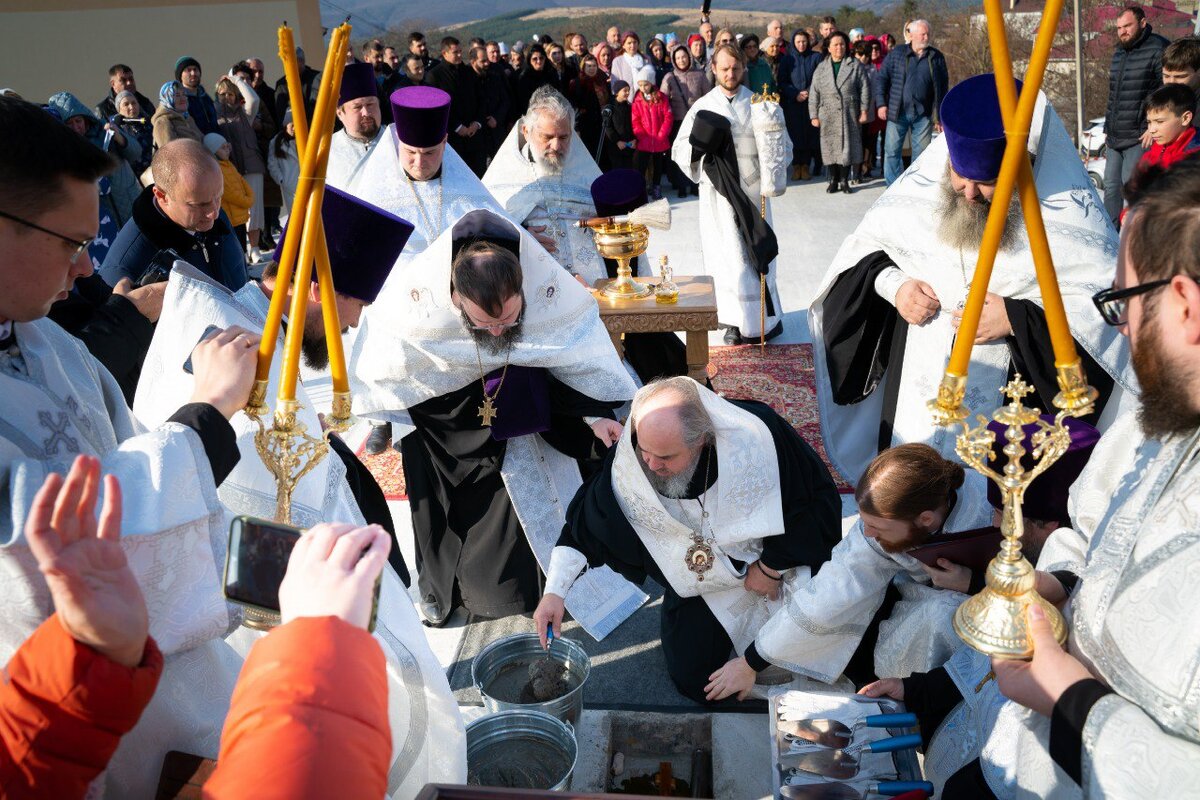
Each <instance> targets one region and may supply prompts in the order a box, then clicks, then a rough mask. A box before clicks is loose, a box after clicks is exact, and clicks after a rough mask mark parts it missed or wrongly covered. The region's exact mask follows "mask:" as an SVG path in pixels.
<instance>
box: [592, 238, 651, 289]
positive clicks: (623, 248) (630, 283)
mask: <svg viewBox="0 0 1200 800" xmlns="http://www.w3.org/2000/svg"><path fill="white" fill-rule="evenodd" d="M592 234H593V236H594V237H595V240H596V249H597V250H599V251H600V255H602V256H604V257H605V258H611V259H615V260H616V262H617V277H616V279H615V280H613V281H611V282H610V283H608V284H607V285H606V286H605V287H604V289H603V292H604V296H605V297H611V298H614V299H625V300H631V299H637V298H641V297H649V296H650V293H651V291H653V290H652V289H651V288H650V287H649V286H647V285H646V284H644V283H638V282H637V281H635V280H634V279H633V270H632V269H631V268H630V266H629V262H630V261H631V260H633V259H635V258H637V257H638V256H641V255H645V253H646V245H647V244H649V242H650V230H649V229H648V228H647V227H646V226H645V225H638V224H636V223H631V222H620V223H616V224H613V225H604V226H601V227H599V228H596V229H595V230H593V231H592Z"/></svg>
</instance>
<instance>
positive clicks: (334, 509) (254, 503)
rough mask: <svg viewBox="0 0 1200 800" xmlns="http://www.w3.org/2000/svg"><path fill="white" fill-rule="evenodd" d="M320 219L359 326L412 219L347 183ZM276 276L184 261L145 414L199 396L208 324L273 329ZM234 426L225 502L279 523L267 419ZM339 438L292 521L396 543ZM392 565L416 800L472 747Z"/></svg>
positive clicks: (451, 775) (390, 652) (399, 734)
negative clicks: (245, 275) (225, 280)
mask: <svg viewBox="0 0 1200 800" xmlns="http://www.w3.org/2000/svg"><path fill="white" fill-rule="evenodd" d="M321 215H322V218H323V220H324V222H325V229H326V236H327V240H328V243H329V254H330V266H331V271H332V274H333V283H334V289H335V290H336V292H337V306H338V316H339V320H340V321H341V322H342V324H343V325H346V326H348V327H354V326H355V325H356V324H357V323H358V318H359V314H360V313H361V311H362V309H363V308H364V307H366V306H369V305H370V304H371V303H373V302H374V301H375V299H376V296H377V295H378V293H379V291H380V289H381V288H382V286H383V284H384V281H385V280H386V278H387V276H388V274H389V273H390V272H391V269H392V265H393V264H395V263H396V259H397V257H398V255H399V253H400V251H401V249H402V248H403V247H404V244H405V242H406V241H407V239H408V238H409V235H410V234H411V232H412V230H413V226H412V225H410V224H409V223H408V222H407V221H405V220H403V219H401V218H399V217H396V216H394V215H392V214H388V213H386V212H384V211H382V210H380V209H377V208H375V207H373V206H370V205H369V204H367V203H364V202H363V201H361V200H358V199H356V198H354V197H351V196H350V195H348V194H345V193H342V192H339V191H338V190H337V189H327V190H326V192H325V200H324V203H323V204H322V208H321ZM274 278H275V276H274V274H273V273H272V271H270V270H268V271H267V272H265V273H264V279H263V281H262V282H259V281H251V282H250V283H248V284H246V285H245V286H244V287H243V288H242V289H241V290H239V291H238V292H236V293H231V292H229V291H228V290H226V289H224V288H222V287H221V286H219V285H218V284H215V283H214V282H212V281H211V280H209V279H208V278H207V277H205V276H204V275H203V274H201V273H200V272H199V271H197V270H194V269H190V268H188V269H179V270H176V271H174V272H173V273H172V277H171V281H170V284H169V286H168V287H167V294H166V297H165V298H164V302H163V317H162V319H163V321H164V324H163V325H160V326H159V327H158V330H157V331H156V333H155V337H154V340H153V341H152V343H151V345H150V351H149V353H148V354H147V357H146V364H145V367H143V370H142V377H141V382H140V383H139V387H138V392H137V396H136V398H135V401H134V412H135V414H136V415H137V417H138V419H139V420H141V421H143V422H144V423H146V424H156V423H158V422H159V421H160V419H161V418H162V417H163V415H165V414H166V413H167V411H168V410H169V409H171V408H173V407H175V406H176V405H177V404H178V398H179V397H181V396H183V397H186V396H187V394H188V393H189V392H191V390H192V387H191V384H192V380H191V376H189V375H187V374H186V373H184V372H183V371H182V370H181V369H180V368H179V365H180V364H181V363H182V362H183V359H185V358H186V357H187V353H188V352H189V351H190V349H191V347H192V346H193V345H194V343H195V341H196V340H197V339H198V338H199V337H200V336H201V335H202V333H203V331H204V330H205V328H206V327H207V326H208V325H214V324H215V325H219V326H222V327H225V326H228V325H231V324H236V325H240V326H242V327H245V328H247V329H249V330H255V331H261V330H262V329H263V327H264V326H265V324H266V317H267V311H268V308H269V306H270V293H271V292H272V291H279V290H280V289H279V287H278V286H277V285H276V284H275V280H274ZM313 280H314V282H313V283H311V284H310V286H309V287H307V291H306V294H307V295H308V298H309V308H308V312H307V315H306V318H305V334H304V347H303V354H304V357H305V361H306V364H307V366H308V367H310V368H312V369H323V368H325V367H326V366H327V364H328V358H329V356H328V346H327V343H326V342H325V331H324V327H323V323H322V318H321V305H320V294H319V292H318V289H317V284H316V283H315V275H314V279H313ZM284 291H286V290H284ZM284 325H285V326H286V325H287V320H286V318H285V320H284ZM283 342H284V331H282V330H281V331H280V334H279V340H278V343H277V346H276V348H275V356H274V358H273V359H272V361H271V375H270V380H269V384H268V388H267V397H268V399H270V398H274V397H275V396H276V394H277V393H278V389H279V373H280V369H281V367H282V364H283ZM296 392H297V397H296V399H297V400H298V401H299V403H300V406H301V408H300V411H299V414H298V419H299V420H300V422H302V423H303V424H304V425H305V426H306V428H307V431H308V434H309V435H310V436H316V435H319V433H320V431H321V422H320V419H319V418H318V416H317V412H318V410H319V409H317V408H316V407H314V405H313V403H312V401H311V400H310V399H309V398H308V395H307V394H306V392H305V389H304V385H303V383H301V384H300V385H298V386H297V389H296ZM268 424H269V422H268ZM234 430H235V431H236V433H237V437H238V438H237V445H238V449H239V450H240V451H241V453H242V459H241V461H240V462H239V463H238V465H237V467H236V468H235V469H234V470H233V472H231V473H230V475H229V477H228V478H227V479H226V481H225V482H224V484H222V486H221V488H220V490H219V495H220V497H221V500H222V502H223V503H224V504H225V506H226V507H227V508H228V509H229V511H230V512H231V513H232V514H237V515H248V516H252V517H259V518H264V519H271V518H273V517H274V514H275V498H276V494H277V490H276V484H275V479H274V477H273V476H272V475H271V473H270V472H268V470H267V468H266V467H265V466H264V464H263V462H262V459H261V458H259V456H258V454H257V451H256V449H255V433H256V432H257V430H258V426H257V425H256V424H255V423H254V422H253V421H252V420H250V419H249V418H248V417H245V416H244V415H242V416H239V417H238V418H236V420H235V422H234ZM328 441H329V445H330V451H331V452H329V453H327V454H326V455H325V457H324V458H322V459H321V461H320V462H319V463H318V464H317V465H316V466H315V467H314V468H313V469H312V470H311V471H310V472H308V473H307V474H306V475H304V477H303V478H301V479H300V481H299V482H298V483H297V485H296V488H295V490H294V493H293V495H292V523H293V524H295V525H297V526H299V527H302V528H308V527H311V526H313V525H315V524H317V523H318V522H350V523H353V524H355V525H364V524H367V523H377V524H380V525H381V526H382V527H383V528H385V529H386V530H388V531H389V532H390V533H391V535H392V537H393V539H394V537H395V529H394V526H393V524H392V520H391V516H390V514H389V512H388V509H387V505H386V502H385V501H384V500H383V493H382V491H380V490H379V488H378V486H377V485H376V484H375V482H374V479H373V478H372V477H371V474H370V473H369V472H367V470H366V468H365V467H363V465H362V464H361V462H359V461H358V459H357V458H355V456H354V454H353V453H352V452H351V451H350V449H349V448H348V447H346V445H345V444H344V443H343V442H342V441H341V440H340V439H338V438H337V437H336V434H330V435H329V437H328ZM397 547H398V543H394V544H393V549H396V548H397ZM389 562H391V564H392V567H393V568H389V569H385V570H384V574H383V578H382V585H381V592H380V600H379V617H378V621H377V623H376V629H375V638H376V639H377V640H378V641H379V644H380V646H381V647H382V648H383V652H384V654H385V655H386V656H387V661H388V687H389V688H388V706H389V714H388V716H389V719H390V722H391V731H392V741H393V755H392V760H391V762H390V764H389V769H388V795H389V796H390V797H395V798H408V797H412V796H413V795H415V794H416V793H417V792H419V791H420V789H421V787H422V786H424V785H425V784H426V783H459V782H462V781H463V780H465V777H466V743H465V738H464V731H463V723H462V719H461V717H460V715H459V713H458V706H457V703H456V702H455V700H454V697H453V695H452V694H451V693H450V688H449V684H448V683H447V682H446V677H445V672H444V671H443V670H442V668H441V667H440V665H439V664H438V661H437V659H436V657H434V655H433V653H432V652H431V651H430V649H429V645H428V643H427V641H426V639H425V635H424V632H423V631H422V629H421V626H420V623H419V621H418V620H417V615H416V611H415V610H414V609H413V606H412V602H411V601H410V600H409V597H408V594H407V593H406V591H405V586H404V583H407V581H408V573H407V570H406V569H405V566H404V563H403V557H399V558H398V559H397V557H396V556H395V555H394V554H389ZM402 581H403V583H402ZM261 636H262V634H261V633H259V632H255V631H251V630H250V629H248V628H241V629H239V630H238V631H237V632H236V633H235V634H234V635H233V636H231V637H230V643H231V644H232V645H233V646H234V648H235V649H236V650H238V652H240V653H241V654H243V655H245V654H246V653H248V651H249V649H250V647H251V645H253V643H254V642H255V641H257V640H258V639H259V638H261Z"/></svg>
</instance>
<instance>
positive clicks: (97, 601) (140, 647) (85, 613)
mask: <svg viewBox="0 0 1200 800" xmlns="http://www.w3.org/2000/svg"><path fill="white" fill-rule="evenodd" d="M99 489H100V461H99V459H96V458H92V457H91V456H79V457H78V458H76V459H75V463H74V464H72V465H71V471H70V472H69V473H68V474H67V477H66V480H65V481H64V480H63V477H62V476H61V475H59V474H57V473H54V474H51V475H49V476H47V478H46V480H45V482H44V483H43V484H42V488H41V489H40V490H39V491H38V493H37V496H36V497H35V498H34V500H33V507H32V508H31V509H30V510H29V517H28V519H27V520H26V521H25V538H26V539H27V540H28V541H29V549H30V550H31V551H32V552H33V556H34V558H36V559H37V562H38V568H39V569H40V570H41V571H42V575H44V576H45V577H46V584H47V585H48V586H49V587H50V595H51V596H52V597H53V598H54V608H55V609H56V610H57V611H58V618H59V620H60V621H61V622H62V626H63V628H65V629H66V631H67V633H69V634H70V635H71V637H72V638H73V639H75V640H76V641H78V642H82V643H83V644H86V645H88V646H90V647H93V648H95V649H96V650H97V651H98V652H100V653H101V654H103V655H105V656H107V657H108V658H110V659H112V660H113V661H115V662H117V663H118V664H122V665H124V666H126V667H136V666H137V665H138V664H140V663H141V662H142V655H143V652H144V651H145V648H146V637H147V636H148V635H149V632H150V618H149V615H148V614H147V612H146V600H145V598H143V597H142V590H141V589H140V588H139V587H138V584H137V580H136V579H135V578H134V576H133V572H132V571H131V570H130V569H129V563H128V561H126V559H125V551H124V550H123V549H122V548H121V544H120V538H121V485H120V483H118V481H117V479H116V477H115V476H113V475H106V476H105V477H104V507H103V509H102V510H101V512H100V521H99V524H97V521H96V499H97V495H98V494H99Z"/></svg>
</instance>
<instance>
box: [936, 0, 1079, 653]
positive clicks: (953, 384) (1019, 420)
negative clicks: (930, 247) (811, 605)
mask: <svg viewBox="0 0 1200 800" xmlns="http://www.w3.org/2000/svg"><path fill="white" fill-rule="evenodd" d="M1062 6H1063V0H1047V3H1046V6H1045V9H1044V11H1043V14H1042V21H1041V26H1040V28H1039V29H1038V35H1037V40H1036V41H1035V43H1034V47H1033V54H1032V56H1031V58H1030V61H1029V68H1028V70H1027V72H1026V74H1025V84H1024V87H1023V88H1022V90H1021V94H1020V97H1019V98H1018V96H1017V91H1016V83H1015V81H1014V80H1013V77H1012V62H1011V59H1010V56H1009V52H1008V41H1007V37H1006V34H1005V29H1004V17H1003V12H1002V9H1001V6H1000V0H985V3H984V11H985V12H986V14H987V20H988V37H989V39H990V43H991V50H992V64H993V68H994V70H995V75H996V90H997V95H998V97H999V101H1000V111H1001V114H1002V115H1003V117H1004V127H1005V131H1006V138H1007V143H1006V147H1005V151H1004V159H1003V161H1002V162H1001V166H1000V174H999V176H998V177H997V179H996V191H995V194H994V196H993V198H992V204H991V210H990V211H989V213H988V222H987V228H986V230H985V232H984V235H983V241H982V243H981V244H980V249H979V260H978V262H977V264H976V267H975V279H974V280H973V281H972V283H971V290H970V293H969V295H968V297H967V303H966V307H965V308H964V310H963V316H962V321H961V323H960V325H959V328H958V333H957V336H956V338H955V342H954V348H953V350H952V351H951V354H950V363H949V365H948V366H947V368H946V374H945V376H944V377H943V378H942V383H941V386H939V388H938V396H937V397H936V398H934V399H933V400H930V401H929V404H928V405H929V409H930V411H932V412H933V415H934V419H935V420H936V421H937V423H938V424H940V425H943V426H946V427H954V426H962V433H961V434H959V436H958V439H957V442H956V448H955V449H956V451H957V452H958V455H959V456H960V457H961V458H962V460H963V461H964V462H966V463H967V464H968V465H969V466H970V467H971V468H972V469H975V470H976V471H978V472H980V473H981V474H983V475H984V476H986V477H987V478H988V479H990V480H992V481H995V483H996V485H997V486H999V487H1000V492H1001V496H1002V498H1003V500H1004V509H1003V512H1002V513H1003V521H1002V524H1001V533H1002V534H1003V536H1004V541H1003V543H1002V544H1001V546H1000V553H999V555H997V556H996V557H995V558H994V559H993V560H992V561H991V563H990V564H988V568H987V576H986V588H984V590H983V591H982V592H980V593H979V594H977V595H975V596H974V597H972V598H970V599H969V600H967V601H966V602H965V603H963V604H962V605H961V606H959V608H958V610H957V611H956V612H955V615H954V630H955V631H956V632H957V633H958V635H959V636H960V637H961V638H962V640H963V641H964V642H966V643H967V644H968V645H970V646H971V647H973V648H975V649H976V650H978V651H979V652H981V653H984V654H986V655H990V656H998V657H1000V658H1028V657H1029V656H1031V655H1032V654H1033V643H1032V641H1031V640H1030V638H1029V633H1028V630H1027V627H1026V611H1027V610H1028V608H1029V606H1030V605H1033V604H1037V605H1039V606H1041V607H1042V609H1043V610H1044V611H1045V612H1046V619H1047V620H1048V621H1049V622H1050V626H1051V628H1052V629H1053V631H1054V636H1055V638H1056V639H1057V640H1058V641H1059V642H1060V643H1062V642H1065V641H1066V637H1067V630H1066V625H1065V623H1064V620H1063V617H1062V614H1060V613H1059V611H1058V609H1057V608H1055V607H1054V606H1053V605H1052V604H1051V603H1049V602H1047V601H1046V600H1045V599H1044V598H1042V597H1041V596H1040V595H1038V593H1037V592H1036V591H1035V589H1034V568H1033V565H1031V564H1030V563H1029V561H1028V559H1026V558H1025V557H1024V556H1023V555H1021V537H1022V535H1023V534H1024V517H1023V515H1022V511H1021V504H1022V501H1023V499H1024V496H1025V490H1026V489H1027V488H1028V486H1029V485H1030V484H1031V483H1032V482H1033V481H1034V480H1035V479H1036V478H1037V477H1038V476H1039V475H1041V474H1042V473H1043V472H1045V471H1046V470H1047V469H1049V468H1050V466H1051V465H1052V464H1054V462H1055V461H1057V460H1058V459H1059V458H1060V457H1061V456H1062V455H1063V453H1065V452H1066V451H1067V449H1068V448H1069V447H1070V444H1071V435H1070V432H1069V430H1068V429H1067V426H1066V422H1065V420H1066V418H1067V417H1081V416H1084V415H1086V414H1090V413H1092V412H1093V411H1094V404H1095V400H1096V398H1097V392H1096V390H1095V389H1093V388H1091V387H1090V386H1088V385H1087V378H1086V376H1085V375H1084V372H1083V367H1082V364H1081V362H1080V360H1079V356H1078V354H1077V353H1076V351H1075V341H1074V339H1072V338H1071V331H1070V328H1069V327H1068V325H1067V315H1066V310H1065V308H1064V307H1063V302H1062V295H1061V294H1060V292H1059V288H1058V278H1057V276H1056V275H1055V272H1054V262H1053V260H1052V258H1051V256H1050V245H1049V242H1048V241H1047V239H1046V230H1045V226H1044V224H1043V222H1042V213H1041V206H1040V204H1039V201H1038V196H1037V188H1036V186H1035V185H1034V182H1033V170H1032V168H1031V166H1030V162H1029V153H1028V149H1027V148H1028V141H1029V127H1030V123H1031V121H1032V119H1033V112H1034V105H1035V103H1036V101H1037V95H1038V90H1039V88H1040V87H1041V83H1042V76H1043V74H1044V73H1045V70H1046V63H1047V60H1048V58H1049V54H1050V48H1051V45H1052V44H1053V41H1054V33H1055V30H1056V29H1057V27H1058V20H1059V17H1060V16H1061V14H1062ZM1014 189H1019V190H1020V200H1021V210H1022V212H1023V216H1024V220H1025V227H1026V231H1027V233H1028V235H1029V245H1030V250H1031V252H1032V255H1033V261H1034V265H1035V267H1036V270H1037V278H1038V287H1039V289H1040V291H1041V295H1042V302H1043V306H1044V309H1045V313H1046V325H1047V327H1048V329H1049V332H1050V339H1051V342H1052V343H1053V346H1054V362H1055V367H1056V369H1057V372H1058V385H1059V389H1060V390H1061V391H1060V392H1059V394H1058V395H1057V396H1056V397H1055V398H1054V405H1055V407H1056V408H1057V409H1058V412H1057V414H1056V415H1055V417H1054V423H1053V424H1051V423H1048V422H1046V421H1045V420H1043V419H1041V412H1040V411H1039V410H1038V409H1035V408H1027V407H1026V406H1025V405H1024V404H1023V398H1024V397H1025V396H1026V395H1028V394H1030V393H1031V392H1032V391H1033V389H1032V388H1031V387H1029V386H1028V385H1027V384H1026V383H1025V382H1024V381H1023V380H1021V378H1020V376H1019V375H1018V376H1017V377H1016V378H1015V379H1014V380H1013V381H1012V382H1011V383H1009V384H1008V385H1007V386H1005V387H1004V389H1002V390H1001V392H1002V394H1004V395H1006V396H1007V397H1008V398H1009V403H1008V404H1007V405H1004V406H1001V407H1000V408H998V409H997V410H996V411H995V412H994V413H993V414H992V418H993V419H994V420H996V421H997V422H1000V423H1001V424H1003V425H1005V426H1007V430H1006V431H1005V439H1006V444H1005V446H1004V448H1003V452H1004V453H1005V455H1006V456H1007V457H1008V461H1007V464H1006V465H1005V467H1004V470H1003V472H1002V473H1000V472H997V471H996V470H994V469H992V468H991V467H989V466H988V462H989V461H991V459H992V444H993V443H994V441H995V434H994V433H992V432H991V431H990V430H988V427H987V424H988V420H987V418H986V417H984V416H983V415H979V416H978V417H977V419H978V422H979V424H978V426H977V427H974V428H972V427H971V425H970V423H969V422H968V419H969V417H970V411H968V410H967V409H965V408H964V407H963V398H964V396H965V393H966V386H967V369H968V366H969V364H970V357H971V346H972V344H973V343H974V341H975V334H976V331H977V330H978V327H979V318H980V315H981V314H982V311H983V305H984V300H985V299H986V296H987V288H988V282H989V280H990V278H991V273H992V267H993V265H994V264H995V260H996V254H997V252H998V251H999V247H1000V237H1001V234H1002V232H1003V228H1004V223H1005V217H1006V212H1007V210H1008V208H1009V204H1010V202H1011V200H1012V195H1013V191H1014ZM1031 424H1035V425H1036V426H1037V427H1036V430H1035V431H1034V433H1033V435H1032V436H1030V437H1029V439H1028V440H1026V436H1025V431H1024V426H1027V425H1031ZM1026 454H1031V455H1032V458H1033V461H1034V467H1033V468H1032V469H1030V470H1028V471H1027V470H1026V469H1025V468H1024V466H1023V465H1022V464H1021V459H1022V457H1024V456H1025V455H1026Z"/></svg>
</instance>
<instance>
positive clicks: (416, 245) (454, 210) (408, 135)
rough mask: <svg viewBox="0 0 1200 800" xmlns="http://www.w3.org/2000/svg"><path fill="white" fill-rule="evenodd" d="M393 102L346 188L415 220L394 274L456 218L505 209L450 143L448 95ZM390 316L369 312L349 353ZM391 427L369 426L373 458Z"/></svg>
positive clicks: (427, 91) (418, 91)
mask: <svg viewBox="0 0 1200 800" xmlns="http://www.w3.org/2000/svg"><path fill="white" fill-rule="evenodd" d="M388 103H389V105H390V106H391V109H392V119H393V120H395V122H394V123H393V124H392V125H389V126H388V127H387V128H386V130H385V132H384V134H383V136H382V139H383V141H382V143H381V144H380V145H379V146H378V147H376V148H374V149H373V150H372V151H371V153H370V154H369V155H368V156H367V158H366V160H365V162H364V163H363V165H362V167H361V168H360V169H359V170H358V172H357V173H356V174H355V175H354V177H353V179H352V180H350V182H349V185H348V186H347V187H345V188H346V190H347V191H348V192H349V193H350V194H352V195H354V196H355V197H359V198H361V199H363V200H366V201H367V202H368V203H371V204H373V205H376V206H378V207H379V208H382V209H383V210H384V211H389V212H391V213H392V214H395V215H396V216H398V217H403V218H404V219H407V220H411V221H412V224H413V228H414V230H413V234H412V237H411V238H410V239H409V240H408V244H407V245H405V247H404V252H403V253H401V254H400V258H399V260H398V261H397V262H396V269H395V270H393V272H395V273H396V274H399V273H400V272H402V271H403V269H404V267H405V265H407V264H408V263H409V262H411V261H412V259H414V258H415V257H416V256H417V255H419V254H421V253H423V252H425V248H426V247H428V246H429V244H430V243H431V242H432V241H433V240H434V239H436V238H437V237H439V236H441V234H442V231H444V230H446V226H447V225H448V224H450V223H451V222H453V221H454V220H456V219H458V218H459V217H461V216H462V215H463V214H466V213H467V212H468V211H475V210H477V209H489V210H492V211H500V206H499V204H497V203H496V201H495V200H494V199H493V198H492V196H491V194H489V193H488V190H487V189H485V188H484V187H483V184H482V183H480V182H479V178H477V177H476V176H475V173H474V172H472V171H471V169H470V167H468V166H467V165H466V163H465V162H464V161H463V160H462V158H460V157H459V155H458V153H456V152H454V149H453V148H452V147H450V145H449V144H448V143H447V141H446V130H447V126H448V125H449V121H450V95H448V94H446V93H445V92H443V91H442V90H441V89H436V88H434V87H432V86H406V87H404V88H402V89H397V90H396V91H394V92H392V95H391V97H390V98H389V99H388ZM387 313H389V311H388V309H387V308H386V307H385V306H380V307H376V308H374V309H370V308H368V309H366V310H364V312H363V318H362V324H361V325H360V327H359V329H358V331H357V332H356V334H353V335H351V336H350V337H349V338H348V346H349V348H350V349H351V350H353V349H355V348H361V347H362V346H363V342H364V341H365V340H366V339H367V338H369V337H370V336H371V328H372V326H373V320H374V319H375V317H376V316H377V315H380V314H387ZM404 427H405V431H404V432H402V433H399V434H398V435H397V434H393V430H392V425H391V423H388V422H378V423H376V424H373V425H372V426H371V432H370V434H369V435H368V436H367V447H366V450H367V452H368V453H370V454H372V455H377V454H379V453H382V452H383V451H384V450H386V449H387V448H389V447H391V446H392V441H393V439H394V438H399V436H402V435H403V433H407V432H409V431H411V430H412V426H411V425H406V426H404Z"/></svg>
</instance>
